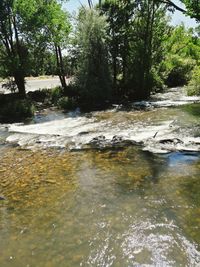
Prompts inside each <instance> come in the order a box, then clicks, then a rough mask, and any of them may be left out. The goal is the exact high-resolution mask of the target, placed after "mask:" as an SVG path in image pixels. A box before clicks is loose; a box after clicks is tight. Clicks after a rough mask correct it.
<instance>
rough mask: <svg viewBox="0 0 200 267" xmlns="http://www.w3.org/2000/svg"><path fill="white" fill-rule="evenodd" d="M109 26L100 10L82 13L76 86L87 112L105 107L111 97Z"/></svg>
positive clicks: (78, 30)
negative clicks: (108, 45) (107, 42)
mask: <svg viewBox="0 0 200 267" xmlns="http://www.w3.org/2000/svg"><path fill="white" fill-rule="evenodd" d="M106 27H107V23H106V18H105V17H104V16H100V14H99V12H98V11H96V10H88V9H82V10H81V11H80V14H79V21H78V25H77V32H76V38H77V45H78V53H79V54H78V64H79V65H78V71H77V74H76V78H75V84H76V87H77V88H78V94H79V103H80V105H81V106H82V107H84V108H86V109H88V108H89V109H91V108H99V107H101V106H102V105H105V103H106V101H107V100H109V99H110V95H111V83H110V72H109V66H108V50H107V45H106V38H107V36H106Z"/></svg>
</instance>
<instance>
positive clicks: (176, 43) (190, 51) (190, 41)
mask: <svg viewBox="0 0 200 267" xmlns="http://www.w3.org/2000/svg"><path fill="white" fill-rule="evenodd" d="M199 44H200V43H199V39H198V37H197V36H195V35H194V32H193V29H186V28H185V27H184V25H180V26H177V27H175V28H174V29H172V31H171V33H170V35H169V38H168V40H167V42H166V51H167V53H166V57H165V61H164V62H163V68H164V70H165V80H166V83H167V85H168V86H170V87H173V86H182V85H185V84H187V82H188V81H189V80H190V77H191V71H192V70H193V68H194V66H195V65H198V64H199V61H200V45H199Z"/></svg>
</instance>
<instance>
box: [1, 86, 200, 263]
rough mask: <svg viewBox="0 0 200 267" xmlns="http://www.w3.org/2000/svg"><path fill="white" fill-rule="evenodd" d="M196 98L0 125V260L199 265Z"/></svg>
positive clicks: (173, 96) (172, 96) (169, 97)
mask: <svg viewBox="0 0 200 267" xmlns="http://www.w3.org/2000/svg"><path fill="white" fill-rule="evenodd" d="M199 108H200V105H199V99H198V98H187V97H185V96H184V95H183V92H182V91H181V90H179V91H177V89H173V90H171V91H170V92H169V93H167V94H164V95H157V96H155V97H154V98H152V100H151V101H149V102H142V103H134V104H133V105H131V106H130V107H129V108H128V109H127V108H126V109H125V108H124V107H119V106H116V107H114V108H113V109H110V110H107V111H103V112H93V113H88V114H81V113H80V112H79V111H78V110H77V111H75V112H73V113H67V114H63V113H62V112H59V111H56V110H54V109H51V110H46V111H43V112H41V113H38V114H36V116H35V118H34V119H33V120H32V121H29V122H26V123H25V124H12V125H1V126H0V143H1V145H0V151H1V154H0V158H1V160H0V177H1V178H0V179H1V183H0V196H2V198H4V200H0V240H1V242H0V266H2V267H35V266H37V267H58V266H62V267H68V266H70V267H76V266H99V267H103V266H106V267H109V266H114V267H122V266H123V267H131V266H145V267H146V266H152V267H153V266H158V267H161V266H162V267H165V266H174V267H177V266H188V267H190V266H200V195H199V192H200V175H199V174H200V148H199V133H200V123H199V110H200V109H199Z"/></svg>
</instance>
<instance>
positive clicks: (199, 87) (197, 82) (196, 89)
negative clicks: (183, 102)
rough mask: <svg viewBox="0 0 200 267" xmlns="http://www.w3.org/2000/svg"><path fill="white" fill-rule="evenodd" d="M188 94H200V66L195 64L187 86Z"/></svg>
mask: <svg viewBox="0 0 200 267" xmlns="http://www.w3.org/2000/svg"><path fill="white" fill-rule="evenodd" d="M187 93H188V95H190V96H191V95H200V66H196V67H195V68H194V70H193V72H192V78H191V80H190V82H189V85H188V87H187Z"/></svg>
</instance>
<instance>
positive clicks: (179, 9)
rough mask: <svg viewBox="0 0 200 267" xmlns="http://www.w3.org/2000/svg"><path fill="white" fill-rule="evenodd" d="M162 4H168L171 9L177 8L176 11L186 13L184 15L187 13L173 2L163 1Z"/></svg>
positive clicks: (169, 0)
mask: <svg viewBox="0 0 200 267" xmlns="http://www.w3.org/2000/svg"><path fill="white" fill-rule="evenodd" d="M162 3H164V4H167V5H168V6H171V7H173V8H175V9H176V10H178V11H180V12H182V13H184V14H185V13H186V10H185V9H183V8H181V7H179V6H177V5H176V4H174V3H173V2H172V1H171V0H164V1H162Z"/></svg>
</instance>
